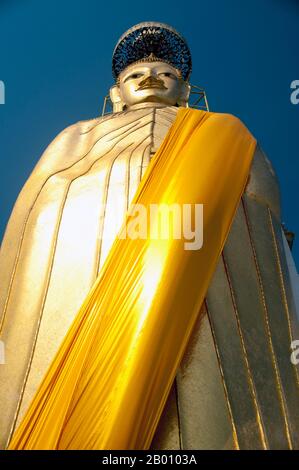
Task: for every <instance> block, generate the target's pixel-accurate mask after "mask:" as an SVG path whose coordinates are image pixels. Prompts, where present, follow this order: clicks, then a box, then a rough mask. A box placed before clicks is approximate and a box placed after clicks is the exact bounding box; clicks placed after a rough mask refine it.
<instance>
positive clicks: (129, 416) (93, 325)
mask: <svg viewBox="0 0 299 470" xmlns="http://www.w3.org/2000/svg"><path fill="white" fill-rule="evenodd" d="M255 145H256V141H255V139H254V138H253V137H252V135H251V134H250V133H249V131H248V130H247V129H246V127H245V126H244V125H243V124H242V123H241V122H240V121H239V120H238V119H237V118H235V117H233V116H231V115H226V114H217V113H209V112H205V111H196V110H191V109H183V108H181V109H179V111H178V115H177V118H176V121H175V122H174V124H173V126H172V127H171V129H170V130H169V132H168V134H167V136H166V137H165V139H164V141H163V144H162V146H161V148H160V149H159V151H158V152H157V153H156V155H155V156H154V158H153V159H152V161H151V163H150V165H149V167H148V169H147V171H146V173H145V175H144V177H143V179H142V182H141V183H140V186H139V188H138V191H137V194H136V195H135V198H134V200H133V202H132V204H135V205H136V204H142V205H144V206H145V207H146V208H148V207H149V204H167V205H171V204H179V205H180V206H181V205H183V204H191V205H194V204H203V246H202V248H201V249H199V250H192V249H191V250H190V249H189V250H187V249H186V245H185V244H186V239H184V238H181V239H174V238H169V239H154V238H151V237H148V238H147V239H143V238H139V239H138V238H137V239H132V238H129V237H127V238H119V237H117V238H116V240H115V242H114V244H113V246H112V249H111V251H110V253H109V255H108V257H107V259H106V262H105V264H104V266H103V268H102V270H101V273H100V275H99V277H98V279H97V281H96V283H95V285H94V287H93V288H92V290H91V292H90V294H89V295H88V297H87V299H86V300H85V302H84V304H83V305H82V307H81V309H80V311H79V313H78V315H77V317H76V319H75V321H74V323H73V325H72V326H71V328H70V330H69V332H68V334H67V336H66V337H65V339H64V341H63V343H62V345H61V347H60V350H59V352H58V354H57V355H56V357H55V359H54V361H53V363H52V365H51V367H50V368H49V370H48V372H47V374H46V376H45V378H44V380H43V382H42V384H41V386H40V388H39V390H38V392H37V393H36V395H35V397H34V400H33V402H32V404H31V406H30V408H29V410H28V412H27V414H26V415H25V418H24V419H23V421H22V423H21V425H20V426H19V428H18V429H17V431H16V433H15V434H14V436H13V438H12V441H11V443H10V446H9V449H147V448H148V447H149V446H150V443H151V440H152V437H153V434H154V432H155V429H156V426H157V424H158V421H159V417H160V415H161V412H162V410H163V406H164V404H165V402H166V399H167V395H168V393H169V390H170V388H171V385H172V382H173V380H174V377H175V374H176V370H177V367H178V365H179V363H180V360H181V358H182V355H183V353H184V349H185V347H186V345H187V342H188V338H189V336H190V333H191V331H192V327H193V325H194V323H195V321H196V318H197V315H198V313H199V311H200V306H201V304H202V302H203V300H204V297H205V294H206V291H207V289H208V286H209V283H210V280H211V277H212V274H213V271H214V269H215V266H216V263H217V260H218V257H219V255H220V253H221V251H222V248H223V245H224V243H225V240H226V237H227V234H228V231H229V228H230V225H231V222H232V220H233V217H234V214H235V211H236V209H237V206H238V204H239V201H240V197H241V195H242V192H243V191H244V188H245V185H246V182H247V178H248V174H249V169H250V165H251V161H252V157H253V153H254V149H255ZM130 221H132V214H131V216H130V215H128V216H127V221H126V222H130ZM156 222H157V221H156ZM124 227H125V225H124ZM122 233H124V232H122ZM61 315H63V312H61Z"/></svg>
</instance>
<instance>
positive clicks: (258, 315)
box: [0, 22, 299, 449]
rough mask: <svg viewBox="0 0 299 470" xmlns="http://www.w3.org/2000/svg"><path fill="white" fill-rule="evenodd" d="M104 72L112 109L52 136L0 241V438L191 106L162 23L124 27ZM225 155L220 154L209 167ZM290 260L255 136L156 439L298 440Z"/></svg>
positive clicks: (193, 443)
mask: <svg viewBox="0 0 299 470" xmlns="http://www.w3.org/2000/svg"><path fill="white" fill-rule="evenodd" d="M112 69H113V76H114V79H115V83H114V84H113V86H112V87H111V89H110V98H111V102H112V106H113V109H112V112H111V113H108V114H105V115H103V116H101V117H97V118H95V119H91V120H87V121H80V122H78V123H76V124H73V125H71V126H70V127H68V128H66V129H65V130H63V131H62V132H61V133H60V134H59V135H58V136H57V137H56V138H55V139H54V141H53V142H52V143H51V144H50V145H49V147H48V148H47V150H46V151H45V153H44V154H43V155H42V157H41V159H40V160H39V161H38V163H37V165H36V167H35V168H34V170H33V172H32V174H31V176H30V177H29V179H28V181H27V182H26V184H25V186H24V188H23V189H22V191H21V193H20V195H19V197H18V199H17V202H16V204H15V207H14V209H13V212H12V214H11V217H10V220H9V223H8V225H7V229H6V232H5V235H4V239H3V242H2V245H1V252H0V276H1V284H0V321H1V340H2V341H3V343H4V345H5V356H6V362H5V364H3V365H0V408H1V412H0V414H1V422H0V442H1V447H2V448H5V447H6V446H7V445H8V444H9V442H10V440H11V438H12V435H13V433H14V431H15V429H16V428H17V426H18V425H19V423H20V422H21V420H22V418H23V416H24V415H25V413H26V411H27V410H28V407H29V405H30V402H31V401H32V399H33V397H34V395H35V393H36V391H37V389H38V387H39V385H40V383H41V382H42V379H43V377H44V375H45V373H46V371H47V369H48V367H49V366H50V364H51V362H52V360H53V358H54V357H55V355H56V353H57V351H58V349H59V346H60V344H61V342H62V341H63V339H64V337H65V336H66V334H67V331H68V329H69V328H70V326H71V324H72V322H73V320H74V318H75V316H76V314H77V312H78V310H79V308H80V306H81V304H82V303H83V301H84V299H85V298H86V296H87V295H88V293H89V291H90V289H91V288H92V286H93V284H94V282H95V280H96V278H97V276H98V274H99V272H100V271H101V268H102V266H103V265H104V262H105V260H106V258H107V256H108V254H109V251H110V249H111V246H112V243H113V240H114V239H115V236H116V234H117V232H118V230H119V229H120V226H121V223H122V220H123V218H124V216H125V213H126V211H127V209H128V207H129V205H130V202H131V201H132V199H133V197H134V194H135V193H136V191H137V190H138V187H139V185H140V182H141V181H142V178H143V176H144V173H145V171H146V169H147V167H148V165H149V164H150V162H151V160H152V158H153V157H154V156H155V154H156V152H157V151H158V150H159V148H160V147H161V145H162V144H163V141H164V139H165V137H166V135H167V133H168V132H169V130H170V129H171V126H172V125H173V123H174V122H175V120H176V117H177V114H178V111H179V110H180V109H181V108H188V107H189V106H190V104H189V96H190V90H191V85H190V83H189V79H190V74H191V54H190V50H189V48H188V45H187V43H186V41H185V39H184V38H183V37H182V36H181V35H180V34H179V33H178V32H177V31H176V30H174V29H173V28H172V27H170V26H168V25H165V24H162V23H156V22H145V23H140V24H138V25H136V26H134V27H132V28H130V29H129V30H128V31H127V32H126V33H125V34H124V35H123V36H121V38H120V40H119V41H118V43H117V45H116V47H115V50H114V53H113V61H112ZM194 112H197V111H194ZM206 112H207V113H208V111H206ZM218 138H219V139H220V137H219V136H218V134H215V135H214V139H215V140H216V141H217V139H218ZM220 150H221V149H220ZM204 158H205V153H204V152H203V151H202V150H201V149H198V159H204ZM225 165H226V153H225V152H223V154H222V157H221V161H220V160H219V167H220V168H221V167H224V166H225ZM219 175H221V171H220V173H219ZM196 178H197V174H196V173H195V174H194V179H195V180H196ZM220 178H221V176H220ZM212 189H213V188H212ZM116 213H117V218H115V214H116ZM115 219H117V220H115ZM290 259H291V254H290V249H289V245H288V243H287V240H286V237H285V234H284V230H283V228H282V225H281V212H280V194H279V186H278V181H277V178H276V175H275V173H274V171H273V168H272V166H271V163H270V162H269V160H268V159H267V157H266V156H265V154H264V152H263V151H262V149H261V147H260V146H259V145H258V144H257V145H256V148H255V153H254V157H253V162H252V165H251V169H250V175H249V178H248V181H247V184H246V187H245V190H244V192H243V194H242V198H241V200H240V202H239V205H238V209H237V211H236V213H235V215H234V220H233V223H232V226H231V227H230V231H229V235H228V238H227V239H226V242H225V245H224V248H223V250H222V253H221V256H220V258H219V260H218V263H217V267H216V269H215V272H214V275H213V278H212V281H211V282H210V285H209V288H208V291H207V293H206V296H205V301H204V303H203V305H202V307H201V312H200V315H199V316H198V320H197V322H196V324H195V326H194V328H193V330H192V335H191V337H190V340H189V342H188V345H187V348H186V350H185V352H184V356H183V359H182V361H181V363H180V366H179V368H178V370H177V372H176V378H175V381H174V383H173V385H172V388H171V391H170V393H169V396H168V399H167V402H166V404H165V406H164V410H163V413H162V415H161V417H160V420H159V424H158V426H157V428H156V432H155V435H154V437H153V440H152V443H151V446H152V448H154V449H292V448H298V447H299V394H298V383H299V382H298V369H297V366H296V365H294V364H293V363H292V362H291V360H290V354H291V342H292V340H293V339H296V338H297V339H298V338H299V333H298V318H297V316H296V306H295V301H294V285H293V280H292V278H291V271H290V266H289V260H290Z"/></svg>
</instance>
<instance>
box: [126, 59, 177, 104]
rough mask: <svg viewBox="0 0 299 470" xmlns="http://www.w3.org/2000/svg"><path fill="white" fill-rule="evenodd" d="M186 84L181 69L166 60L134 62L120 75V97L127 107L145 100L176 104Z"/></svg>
mask: <svg viewBox="0 0 299 470" xmlns="http://www.w3.org/2000/svg"><path fill="white" fill-rule="evenodd" d="M184 84H185V82H184V81H183V80H182V79H181V77H180V73H179V71H178V70H177V69H175V68H174V67H172V66H171V65H169V64H166V63H164V62H143V63H139V64H133V65H130V66H129V67H127V68H126V69H125V70H123V72H122V73H121V74H120V76H119V92H120V97H121V100H122V102H123V103H125V105H126V106H127V107H130V106H132V105H134V104H138V103H145V102H158V103H164V104H166V105H169V106H174V105H176V104H177V103H178V102H179V99H180V96H181V93H182V88H183V86H184Z"/></svg>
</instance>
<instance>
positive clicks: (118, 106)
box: [110, 85, 125, 113]
mask: <svg viewBox="0 0 299 470" xmlns="http://www.w3.org/2000/svg"><path fill="white" fill-rule="evenodd" d="M110 99H111V102H112V105H113V112H114V113H119V112H120V111H123V109H124V107H125V103H124V102H123V101H122V99H121V96H120V89H119V86H118V85H113V86H112V87H111V88H110Z"/></svg>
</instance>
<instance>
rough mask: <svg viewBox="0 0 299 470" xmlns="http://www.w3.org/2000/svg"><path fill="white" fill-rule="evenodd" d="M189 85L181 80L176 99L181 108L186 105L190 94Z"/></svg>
mask: <svg viewBox="0 0 299 470" xmlns="http://www.w3.org/2000/svg"><path fill="white" fill-rule="evenodd" d="M190 91H191V86H190V84H189V83H188V82H185V81H182V84H181V96H180V98H179V100H178V105H179V106H182V107H183V108H187V107H188V101H189V96H190Z"/></svg>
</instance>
